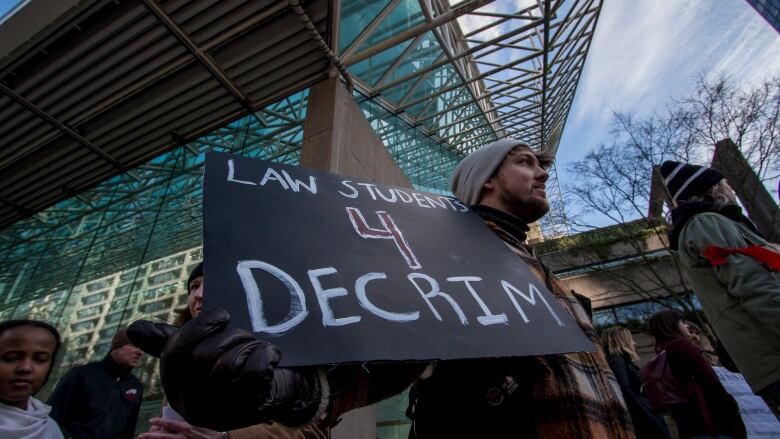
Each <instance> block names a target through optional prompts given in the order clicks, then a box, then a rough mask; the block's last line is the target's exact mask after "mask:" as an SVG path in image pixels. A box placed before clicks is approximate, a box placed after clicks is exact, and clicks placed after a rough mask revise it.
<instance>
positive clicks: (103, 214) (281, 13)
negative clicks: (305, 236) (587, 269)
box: [0, 0, 600, 320]
mask: <svg viewBox="0 0 780 439" xmlns="http://www.w3.org/2000/svg"><path fill="white" fill-rule="evenodd" d="M74 1H75V0H74ZM527 3H528V2H523V1H522V0H519V1H518V0H511V1H510V0H506V1H505V0H496V1H494V2H492V3H490V2H488V1H487V0H467V1H465V2H461V3H458V4H454V5H448V4H447V3H445V2H443V1H439V0H431V1H426V0H422V1H418V0H349V1H347V0H342V1H340V2H338V1H336V2H332V3H331V4H330V8H332V9H331V10H332V11H333V14H335V17H340V19H338V20H335V19H334V15H329V13H328V7H329V6H328V4H327V3H325V2H321V1H319V0H312V1H308V2H304V3H302V4H300V5H299V4H298V3H297V1H296V0H289V2H288V1H265V2H260V1H255V0H252V1H250V0H244V1H242V0H230V1H228V0H221V1H216V0H211V1H209V0H197V1H184V0H178V1H166V2H161V3H159V4H158V3H155V2H154V0H146V1H144V2H138V1H123V2H109V1H100V2H95V1H86V2H81V4H80V5H79V7H78V8H76V9H74V12H73V13H71V14H69V15H68V14H65V15H63V17H64V18H63V19H61V21H58V22H55V23H54V25H52V26H49V27H48V28H47V30H46V31H45V35H43V36H41V35H38V36H36V37H35V38H33V39H31V40H30V41H29V42H28V43H27V44H26V45H23V46H21V47H20V48H18V49H17V50H16V51H14V52H13V53H11V55H10V56H8V57H6V58H4V59H3V60H2V64H0V132H1V133H2V135H1V136H0V267H1V268H0V318H5V317H8V316H12V315H13V316H29V315H33V314H34V312H35V311H34V310H36V309H37V310H46V309H48V310H52V312H55V313H57V315H55V316H54V317H52V318H50V320H51V319H53V320H57V319H59V318H60V317H62V318H67V316H68V315H69V312H70V311H68V310H69V309H70V308H68V307H71V306H76V305H73V304H72V303H71V302H73V300H75V297H76V296H78V294H81V293H79V291H82V287H83V286H84V285H86V284H88V283H89V282H91V281H93V280H94V279H98V278H100V277H101V276H107V275H110V274H112V273H117V272H120V271H121V270H131V271H132V270H135V268H133V267H142V266H145V265H144V264H157V262H155V261H158V260H160V258H165V257H167V256H168V255H172V254H174V253H176V252H180V251H184V250H187V251H190V250H191V249H193V248H197V246H199V245H200V240H201V229H202V224H201V218H200V209H201V192H200V191H201V189H200V188H201V181H202V160H203V154H202V153H203V152H204V151H205V150H207V149H220V150H226V151H231V152H236V153H239V154H244V155H249V156H253V157H261V158H266V159H271V160H278V161H283V162H286V163H291V164H296V163H297V162H298V157H299V154H300V151H299V148H300V144H301V141H302V139H303V132H302V127H303V121H304V119H305V115H306V110H307V109H306V104H307V99H306V97H307V93H306V91H305V89H306V87H307V86H308V84H310V83H313V82H316V81H318V80H320V79H322V78H324V77H325V76H326V75H328V74H332V73H334V72H336V71H340V72H347V74H346V75H344V76H345V80H347V81H348V83H351V84H354V89H355V97H356V100H357V102H358V103H359V104H360V105H361V107H362V108H363V110H364V114H365V115H366V117H367V118H368V119H369V121H370V123H371V125H372V126H373V128H374V129H375V131H376V133H377V135H378V136H379V137H380V138H381V139H382V141H383V142H384V143H385V145H386V146H387V148H388V150H389V151H390V153H391V154H392V155H393V157H394V158H395V159H396V161H397V163H398V164H399V166H400V167H401V169H402V170H403V171H404V172H405V173H406V175H407V176H409V178H410V180H411V181H412V183H413V184H414V185H415V186H416V187H418V188H420V189H424V190H429V191H439V192H445V191H447V189H448V187H449V184H448V183H449V178H450V175H451V173H452V170H453V168H454V166H455V165H456V164H457V162H458V160H459V159H460V157H462V155H463V154H465V153H466V152H468V151H469V150H471V149H473V148H477V147H479V146H482V145H484V144H486V143H488V142H490V141H492V140H493V139H495V138H497V137H500V136H517V137H521V138H523V139H525V140H527V141H529V142H530V143H531V144H532V146H534V147H535V148H537V149H551V150H553V151H554V150H555V148H557V144H558V141H559V138H560V133H561V131H562V130H563V126H564V123H565V120H566V115H567V113H568V109H569V106H570V105H571V101H572V99H573V96H574V91H575V88H576V85H577V80H578V78H579V75H580V73H581V70H582V66H583V63H584V59H585V55H586V53H587V50H588V46H589V43H590V39H591V37H592V35H593V31H594V28H595V25H596V20H597V16H598V11H599V8H600V1H598V0H580V1H567V2H564V1H548V2H541V1H540V2H532V3H531V4H527ZM34 4H35V2H32V3H30V5H34ZM28 6H29V5H28ZM301 11H303V12H304V15H301V14H300V12H301ZM544 17H547V18H548V19H546V20H545V19H544ZM12 18H13V17H12ZM308 19H311V20H312V21H310V22H307V20H308ZM306 23H309V24H310V25H307V24H306ZM2 35H3V27H2V26H0V39H2ZM331 40H333V41H334V43H331V44H330V47H328V45H325V46H324V47H323V43H324V42H328V41H331ZM345 69H346V70H345ZM295 90H297V91H295ZM553 190H554V188H551V191H550V192H551V193H552V192H553ZM22 218H24V219H22ZM139 270H140V268H139ZM132 273H136V272H135V271H133V272H132ZM125 274H126V273H125ZM125 274H123V275H122V276H125ZM128 276H129V275H128ZM144 276H145V275H144V274H143V273H140V271H139V272H138V273H137V274H132V276H131V277H132V278H133V279H135V278H136V277H137V278H138V279H142V278H144ZM131 280H132V279H131ZM139 282H140V281H139ZM132 285H133V287H132V293H128V294H130V296H128V297H136V296H135V295H142V294H144V293H145V291H146V290H145V288H147V286H146V284H144V283H143V282H141V283H138V284H137V283H136V282H135V280H132ZM72 296H73V297H72ZM133 300H134V299H133ZM66 304H67V306H66ZM133 306H134V304H133V302H132V301H131V300H130V299H128V302H127V304H126V305H125V308H126V309H127V310H130V309H131V308H133ZM125 308H123V309H125ZM139 309H140V308H139ZM136 311H138V310H135V311H132V310H131V311H128V313H134V312H136ZM41 312H44V311H41ZM46 312H49V311H45V312H44V314H45V313H46ZM139 312H140V311H139ZM46 315H48V314H46ZM124 315H125V314H124V311H123V316H124ZM128 315H130V314H128ZM43 316H44V315H42V317H43Z"/></svg>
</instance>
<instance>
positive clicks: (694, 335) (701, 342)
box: [685, 320, 720, 366]
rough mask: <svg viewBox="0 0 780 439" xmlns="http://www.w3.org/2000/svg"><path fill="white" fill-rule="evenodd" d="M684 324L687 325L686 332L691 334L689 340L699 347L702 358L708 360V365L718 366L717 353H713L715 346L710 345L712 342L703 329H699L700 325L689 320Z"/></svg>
mask: <svg viewBox="0 0 780 439" xmlns="http://www.w3.org/2000/svg"><path fill="white" fill-rule="evenodd" d="M685 324H686V325H687V326H688V332H689V333H690V334H691V342H692V343H693V344H695V345H696V346H697V347H698V348H699V351H701V354H702V355H704V358H706V359H707V361H709V363H710V366H720V360H719V359H718V354H717V353H715V348H714V347H712V343H710V340H709V339H708V338H707V336H706V335H705V334H704V331H702V330H701V327H699V325H697V324H696V323H693V322H691V321H690V320H686V321H685Z"/></svg>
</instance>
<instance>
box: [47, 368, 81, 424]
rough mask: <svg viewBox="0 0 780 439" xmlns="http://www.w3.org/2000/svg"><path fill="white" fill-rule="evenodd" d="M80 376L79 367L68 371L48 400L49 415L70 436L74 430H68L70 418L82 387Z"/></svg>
mask: <svg viewBox="0 0 780 439" xmlns="http://www.w3.org/2000/svg"><path fill="white" fill-rule="evenodd" d="M80 377H81V374H80V372H79V368H77V367H76V368H73V369H71V370H69V371H68V372H66V373H65V375H64V376H63V377H62V378H61V379H60V382H59V383H58V384H57V387H56V388H55V389H54V392H52V394H51V396H50V397H49V401H48V404H49V405H50V406H51V412H50V413H49V416H51V417H52V419H54V420H55V421H57V424H59V426H60V428H61V429H62V430H63V431H64V432H65V433H67V435H69V436H72V432H70V431H68V426H69V424H68V420H69V419H70V418H71V416H72V414H71V408H72V407H74V406H75V405H76V402H75V401H77V399H78V392H79V391H80V389H81V388H82V386H80V385H79V381H80Z"/></svg>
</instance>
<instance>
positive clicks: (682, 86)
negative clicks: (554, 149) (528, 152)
mask: <svg viewBox="0 0 780 439" xmlns="http://www.w3.org/2000/svg"><path fill="white" fill-rule="evenodd" d="M719 72H722V73H726V74H728V75H729V76H731V77H732V78H733V79H734V80H735V81H736V82H737V83H738V84H739V85H741V86H750V84H755V83H759V82H761V81H762V80H763V79H764V78H765V77H767V76H769V75H771V74H772V73H774V74H780V35H779V34H778V33H777V32H776V31H775V30H774V28H772V27H771V26H770V25H769V24H768V23H767V22H766V21H764V19H763V18H762V17H761V16H760V15H759V14H758V13H757V12H755V10H753V8H751V7H750V5H748V3H747V2H746V1H744V0H662V1H661V0H630V1H629V0H606V1H605V2H604V6H603V8H602V11H601V16H600V18H599V23H598V26H597V29H596V34H595V36H594V39H593V42H592V45H591V49H590V53H589V54H588V59H587V61H586V63H585V69H584V71H583V75H582V77H581V79H580V83H579V86H578V89H577V94H576V97H575V100H574V105H573V106H572V109H571V112H570V113H569V118H568V121H567V125H566V129H565V131H564V135H563V138H562V139H561V143H560V146H559V148H558V155H557V169H558V173H559V178H560V181H561V182H562V183H564V184H565V183H566V182H567V181H571V179H573V178H576V177H575V176H573V175H570V174H569V173H568V172H566V164H567V163H569V162H571V161H572V160H577V159H580V158H582V157H583V156H584V155H585V153H586V152H587V151H588V150H590V149H592V148H593V147H594V146H595V145H596V144H598V143H599V141H602V140H606V139H608V136H609V131H610V121H611V114H612V111H613V110H617V111H631V112H634V113H635V114H638V115H647V114H650V113H652V112H653V111H661V110H663V108H664V105H665V104H666V103H667V102H668V101H669V100H670V98H672V97H682V96H684V95H686V94H688V93H689V92H690V91H691V90H692V89H693V86H694V81H695V77H696V75H697V74H699V73H703V74H705V75H714V74H717V73H719ZM594 225H601V224H594Z"/></svg>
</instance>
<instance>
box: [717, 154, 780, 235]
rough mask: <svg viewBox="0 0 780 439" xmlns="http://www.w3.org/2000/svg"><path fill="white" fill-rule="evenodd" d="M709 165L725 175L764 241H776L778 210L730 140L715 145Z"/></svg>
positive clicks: (779, 221) (778, 222)
mask: <svg viewBox="0 0 780 439" xmlns="http://www.w3.org/2000/svg"><path fill="white" fill-rule="evenodd" d="M712 167H713V168H715V169H717V170H718V171H720V172H721V173H722V174H723V175H725V176H726V179H727V180H728V182H729V185H730V186H731V187H732V188H733V189H734V192H736V193H737V197H739V201H740V202H742V206H743V207H744V208H745V209H746V210H747V214H748V216H749V217H750V219H751V220H753V222H754V223H756V226H757V227H758V230H760V231H761V233H762V234H763V235H764V236H765V237H766V238H767V240H769V241H772V242H780V209H778V207H777V203H775V201H774V199H773V198H772V196H771V195H770V194H769V191H767V190H766V188H765V187H764V185H763V184H762V183H761V180H759V178H758V175H756V173H755V172H754V171H753V168H751V167H750V165H749V164H748V162H747V160H745V157H744V156H742V152H741V151H740V150H739V148H738V147H737V145H735V144H734V142H732V141H731V139H724V140H721V141H720V142H718V143H716V144H715V155H714V156H713V158H712Z"/></svg>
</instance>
